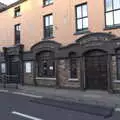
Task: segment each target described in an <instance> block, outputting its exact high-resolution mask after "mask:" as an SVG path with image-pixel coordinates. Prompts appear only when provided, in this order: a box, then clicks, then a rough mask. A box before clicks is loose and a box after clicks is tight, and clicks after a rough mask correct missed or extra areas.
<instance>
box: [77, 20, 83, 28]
mask: <svg viewBox="0 0 120 120" xmlns="http://www.w3.org/2000/svg"><path fill="white" fill-rule="evenodd" d="M77 29H78V30H80V29H82V19H79V20H77Z"/></svg>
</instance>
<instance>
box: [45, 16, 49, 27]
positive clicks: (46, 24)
mask: <svg viewBox="0 0 120 120" xmlns="http://www.w3.org/2000/svg"><path fill="white" fill-rule="evenodd" d="M45 26H49V17H48V16H46V17H45Z"/></svg>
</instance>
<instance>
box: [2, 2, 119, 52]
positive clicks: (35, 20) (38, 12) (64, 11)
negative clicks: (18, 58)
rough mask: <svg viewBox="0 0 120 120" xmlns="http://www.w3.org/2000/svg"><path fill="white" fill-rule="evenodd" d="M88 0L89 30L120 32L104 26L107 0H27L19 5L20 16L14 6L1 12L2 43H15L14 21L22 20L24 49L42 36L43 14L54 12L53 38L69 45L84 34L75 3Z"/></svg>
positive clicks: (20, 21) (117, 33) (116, 33)
mask: <svg viewBox="0 0 120 120" xmlns="http://www.w3.org/2000/svg"><path fill="white" fill-rule="evenodd" d="M84 2H87V3H88V22H89V31H90V32H107V33H109V32H112V34H115V35H117V36H120V29H111V30H104V28H105V15H104V0H66V1H65V0H54V3H53V4H52V5H49V6H46V7H43V3H42V0H27V1H25V2H23V3H21V4H19V5H20V7H21V16H19V17H17V18H15V17H14V8H15V7H17V6H19V5H17V6H14V7H12V8H10V9H8V10H6V11H3V12H1V13H0V47H1V48H2V47H3V46H6V47H7V46H13V45H14V25H15V24H19V23H20V24H21V44H24V47H25V51H29V50H30V48H31V46H33V45H34V44H36V43H37V42H39V41H41V40H42V39H43V16H44V15H47V14H50V13H53V19H54V38H53V40H55V41H57V42H59V43H62V44H63V45H67V44H70V43H73V42H75V40H76V39H77V38H79V37H80V36H83V35H84V34H81V35H74V33H75V32H76V31H75V30H76V27H75V25H76V21H75V5H78V4H81V3H84Z"/></svg>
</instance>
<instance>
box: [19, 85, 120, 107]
mask: <svg viewBox="0 0 120 120" xmlns="http://www.w3.org/2000/svg"><path fill="white" fill-rule="evenodd" d="M18 91H19V92H24V93H27V94H34V95H38V96H43V97H46V98H50V99H57V100H66V101H73V102H78V103H83V104H93V105H100V106H106V107H120V94H110V93H108V92H105V91H96V90H95V91H92V90H89V91H85V92H84V91H80V90H71V89H56V88H48V87H34V86H19V90H18Z"/></svg>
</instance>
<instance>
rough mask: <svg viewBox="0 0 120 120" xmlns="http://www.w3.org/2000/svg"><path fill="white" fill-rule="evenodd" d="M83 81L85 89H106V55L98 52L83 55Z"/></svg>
mask: <svg viewBox="0 0 120 120" xmlns="http://www.w3.org/2000/svg"><path fill="white" fill-rule="evenodd" d="M85 79H86V88H87V89H102V90H105V89H107V86H108V85H107V84H108V82H107V55H106V52H104V51H100V50H94V51H89V52H87V53H85Z"/></svg>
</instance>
